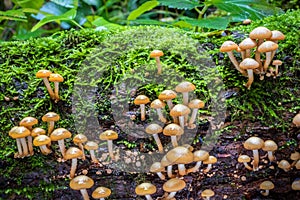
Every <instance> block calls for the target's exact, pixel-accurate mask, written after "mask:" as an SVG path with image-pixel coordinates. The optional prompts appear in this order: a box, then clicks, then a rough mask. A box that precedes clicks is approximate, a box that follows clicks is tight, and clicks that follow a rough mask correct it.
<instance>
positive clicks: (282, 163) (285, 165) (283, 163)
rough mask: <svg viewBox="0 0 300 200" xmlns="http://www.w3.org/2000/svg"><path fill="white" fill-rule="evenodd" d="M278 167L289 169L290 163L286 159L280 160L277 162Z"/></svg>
mask: <svg viewBox="0 0 300 200" xmlns="http://www.w3.org/2000/svg"><path fill="white" fill-rule="evenodd" d="M278 167H279V168H281V169H289V168H290V167H291V165H290V163H289V162H288V161H287V160H281V161H280V162H279V163H278Z"/></svg>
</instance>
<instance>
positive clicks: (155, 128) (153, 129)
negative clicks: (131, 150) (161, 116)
mask: <svg viewBox="0 0 300 200" xmlns="http://www.w3.org/2000/svg"><path fill="white" fill-rule="evenodd" d="M145 131H146V133H148V134H151V135H152V136H153V138H154V140H155V142H156V144H157V147H158V151H159V152H160V153H163V151H164V148H163V145H162V144H161V141H160V139H159V137H158V134H159V133H161V132H162V131H163V128H162V127H161V126H160V125H158V124H150V125H149V126H147V127H146V129H145Z"/></svg>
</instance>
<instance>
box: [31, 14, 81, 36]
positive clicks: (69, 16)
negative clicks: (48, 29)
mask: <svg viewBox="0 0 300 200" xmlns="http://www.w3.org/2000/svg"><path fill="white" fill-rule="evenodd" d="M75 17H76V9H71V10H69V11H68V12H66V13H64V14H62V15H59V16H47V17H45V18H43V19H42V20H41V21H39V22H38V23H37V24H36V25H35V26H34V27H32V29H31V31H35V30H37V29H38V28H40V27H41V26H43V25H45V24H47V23H49V22H54V21H55V22H58V21H71V20H73V19H74V18H75Z"/></svg>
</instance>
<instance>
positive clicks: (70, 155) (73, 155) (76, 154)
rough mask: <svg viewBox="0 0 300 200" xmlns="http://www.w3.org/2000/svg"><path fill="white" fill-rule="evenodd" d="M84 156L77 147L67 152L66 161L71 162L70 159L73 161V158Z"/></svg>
mask: <svg viewBox="0 0 300 200" xmlns="http://www.w3.org/2000/svg"><path fill="white" fill-rule="evenodd" d="M82 155H83V152H82V151H81V150H80V149H79V148H77V147H70V148H69V149H68V150H67V151H66V155H65V159H67V160H69V159H73V158H79V157H81V156H82Z"/></svg>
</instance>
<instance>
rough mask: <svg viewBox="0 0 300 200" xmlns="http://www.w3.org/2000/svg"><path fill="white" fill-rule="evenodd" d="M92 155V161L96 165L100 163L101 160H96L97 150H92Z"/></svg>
mask: <svg viewBox="0 0 300 200" xmlns="http://www.w3.org/2000/svg"><path fill="white" fill-rule="evenodd" d="M90 155H91V159H92V161H93V162H94V163H99V160H98V159H97V158H96V155H95V150H93V149H91V150H90Z"/></svg>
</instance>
